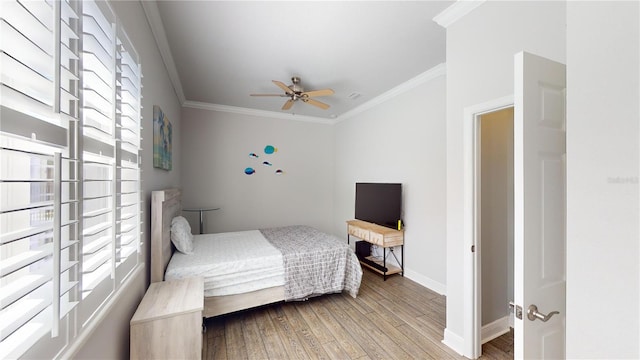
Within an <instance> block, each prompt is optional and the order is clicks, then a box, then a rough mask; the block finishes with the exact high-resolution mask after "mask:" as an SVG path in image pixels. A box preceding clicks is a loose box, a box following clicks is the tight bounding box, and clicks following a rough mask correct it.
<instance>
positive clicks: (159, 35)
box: [141, 0, 484, 124]
mask: <svg viewBox="0 0 640 360" xmlns="http://www.w3.org/2000/svg"><path fill="white" fill-rule="evenodd" d="M473 1H474V2H475V1H476V0H473ZM483 1H484V0H483ZM141 3H142V8H143V10H144V13H145V16H146V17H147V21H148V22H149V26H150V27H151V32H152V33H153V37H154V39H155V40H156V45H157V46H158V50H159V51H160V56H161V57H162V61H163V62H164V66H165V68H166V69H167V73H168V74H169V79H170V80H171V84H172V85H173V89H174V90H175V92H176V95H177V96H178V99H179V100H180V104H182V106H184V107H190V108H195V109H205V110H212V111H222V112H229V113H235V114H244V115H251V116H258V117H267V118H274V119H286V120H298V121H306V122H315V123H322V124H335V123H337V122H339V121H342V120H346V119H349V118H351V117H353V116H355V115H357V114H360V113H362V112H364V111H366V110H369V109H371V108H373V107H375V106H377V105H379V104H381V103H383V102H385V101H388V100H390V99H393V98H394V97H396V96H398V95H400V94H403V93H405V92H407V91H409V90H411V89H413V88H415V87H417V86H419V85H421V84H424V83H427V82H428V81H430V80H432V79H435V78H438V77H440V76H444V75H446V73H447V70H446V64H445V63H441V64H438V65H436V66H434V67H433V68H431V69H429V70H427V71H425V72H424V73H422V74H420V75H418V76H416V77H414V78H412V79H409V80H408V81H406V82H404V83H402V84H400V85H398V86H396V87H395V88H393V89H391V90H389V91H387V92H385V93H383V94H381V95H379V96H377V97H375V98H373V99H371V100H369V101H367V102H366V103H364V104H362V105H360V106H358V107H356V108H355V109H352V110H350V111H347V112H346V113H344V114H342V115H340V116H338V117H336V118H335V119H326V118H322V117H317V116H307V115H297V114H291V113H281V112H275V111H266V110H257V109H250V108H242V107H235V106H228V105H219V104H212V103H205V102H198V101H191V100H188V99H187V98H186V97H185V95H184V90H183V88H182V83H181V82H180V76H179V75H178V70H177V68H176V64H175V62H174V61H173V56H172V55H171V49H170V47H169V41H168V40H167V35H166V33H165V31H164V25H163V24H162V18H161V17H160V11H159V10H158V5H157V4H156V3H155V2H154V1H142V2H141ZM454 5H455V4H454Z"/></svg>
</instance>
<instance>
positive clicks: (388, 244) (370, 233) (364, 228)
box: [347, 220, 404, 280]
mask: <svg viewBox="0 0 640 360" xmlns="http://www.w3.org/2000/svg"><path fill="white" fill-rule="evenodd" d="M350 236H355V237H357V238H359V239H362V240H364V241H366V242H368V243H371V244H374V245H378V246H380V247H381V248H382V252H383V258H382V261H380V260H378V259H376V258H374V257H373V256H368V257H366V258H364V259H360V263H361V264H362V265H364V266H366V267H368V268H369V269H371V270H373V271H375V272H377V273H379V274H382V277H383V279H384V280H387V275H392V274H401V275H402V276H404V230H396V229H391V228H388V227H385V226H381V225H377V224H373V223H370V222H367V221H362V220H349V221H347V243H349V242H350ZM394 246H400V259H401V261H399V263H400V267H397V266H393V265H388V264H387V252H390V253H391V255H393V257H395V253H394V252H393V247H394ZM397 260H398V258H396V261H397Z"/></svg>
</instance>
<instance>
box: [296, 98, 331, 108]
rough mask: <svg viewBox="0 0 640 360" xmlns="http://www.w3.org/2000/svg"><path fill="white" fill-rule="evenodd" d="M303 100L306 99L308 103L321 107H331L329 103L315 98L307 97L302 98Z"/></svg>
mask: <svg viewBox="0 0 640 360" xmlns="http://www.w3.org/2000/svg"><path fill="white" fill-rule="evenodd" d="M302 101H304V102H306V103H309V104H311V105H313V106H317V107H319V108H321V109H323V110H327V109H328V108H329V105H327V104H325V103H323V102H320V101H318V100H313V99H309V98H307V99H302Z"/></svg>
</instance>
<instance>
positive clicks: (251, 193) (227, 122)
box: [181, 104, 333, 232]
mask: <svg viewBox="0 0 640 360" xmlns="http://www.w3.org/2000/svg"><path fill="white" fill-rule="evenodd" d="M296 106H304V104H297V105H296ZM182 129H183V133H182V144H183V148H182V150H183V154H184V156H183V157H182V159H181V162H182V170H183V175H182V179H183V195H184V199H183V205H184V207H185V208H189V207H196V206H216V207H221V209H220V210H218V211H213V212H210V213H208V214H206V219H205V223H206V226H205V232H222V231H236V230H247V229H259V228H264V227H272V226H283V225H297V224H305V225H311V226H314V227H317V228H318V229H321V230H324V231H327V232H330V230H331V228H330V223H331V211H332V208H333V199H332V193H333V141H332V137H333V127H332V126H331V125H329V124H323V123H313V122H302V121H295V120H285V119H274V118H264V117H256V116H252V115H241V114H234V113H226V112H219V111H211V110H203V109H194V108H183V111H182ZM266 145H273V146H275V147H276V148H278V151H277V152H276V153H274V154H272V155H267V154H265V153H264V148H265V146H266ZM250 153H255V154H257V155H258V156H259V158H257V159H256V158H252V157H250V156H249V154H250ZM263 161H269V162H270V163H272V164H273V166H265V165H262V162H263ZM248 166H251V167H253V168H254V169H255V170H256V172H255V174H253V175H246V174H245V173H244V169H245V168H246V167H248ZM276 169H282V170H284V174H282V175H276V174H275V171H276ZM188 218H189V220H190V222H191V225H192V228H194V227H195V229H197V225H196V224H197V221H196V216H189V217H188ZM195 231H197V230H195Z"/></svg>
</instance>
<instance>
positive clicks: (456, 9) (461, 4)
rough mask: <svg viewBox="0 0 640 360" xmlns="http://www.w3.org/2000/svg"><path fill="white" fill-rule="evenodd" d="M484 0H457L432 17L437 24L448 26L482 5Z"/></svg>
mask: <svg viewBox="0 0 640 360" xmlns="http://www.w3.org/2000/svg"><path fill="white" fill-rule="evenodd" d="M485 1H486V0H458V1H456V2H455V3H453V4H452V5H451V6H449V7H448V8H446V9H444V10H443V11H442V12H441V13H440V14H438V15H436V16H435V17H434V18H433V21H435V22H436V23H437V24H438V25H440V26H442V27H443V28H445V29H446V28H448V27H449V26H451V25H452V24H453V23H455V22H456V21H458V20H460V19H462V18H463V17H464V16H465V15H467V14H468V13H470V12H471V11H473V10H474V9H475V8H477V7H478V6H480V5H482V4H483V3H484V2H485Z"/></svg>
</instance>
